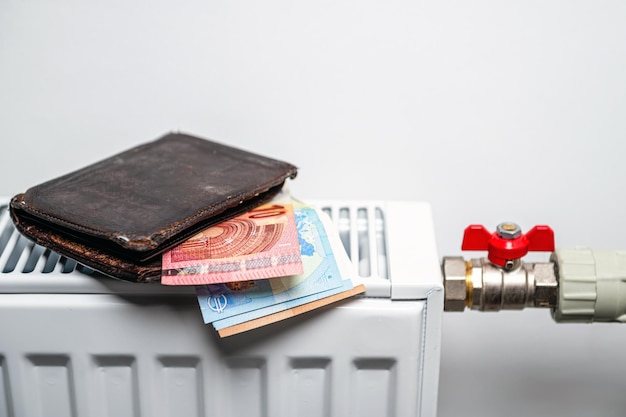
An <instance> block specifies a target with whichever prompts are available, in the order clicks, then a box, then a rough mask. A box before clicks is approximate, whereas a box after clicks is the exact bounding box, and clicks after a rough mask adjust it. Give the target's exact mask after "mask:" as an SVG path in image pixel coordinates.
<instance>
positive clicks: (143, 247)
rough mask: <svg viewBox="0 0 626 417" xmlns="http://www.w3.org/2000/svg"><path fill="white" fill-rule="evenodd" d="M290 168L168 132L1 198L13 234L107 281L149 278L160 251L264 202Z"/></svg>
mask: <svg viewBox="0 0 626 417" xmlns="http://www.w3.org/2000/svg"><path fill="white" fill-rule="evenodd" d="M296 173H297V168H296V167H295V166H293V165H291V164H289V163H286V162H282V161H278V160H276V159H271V158H268V157H265V156H261V155H257V154H254V153H250V152H247V151H244V150H241V149H237V148H233V147H230V146H226V145H223V144H219V143H216V142H213V141H210V140H205V139H201V138H197V137H193V136H189V135H185V134H180V133H171V134H168V135H165V136H163V137H161V138H160V139H157V140H155V141H152V142H148V143H145V144H143V145H139V146H137V147H135V148H132V149H129V150H127V151H125V152H122V153H120V154H117V155H114V156H112V157H109V158H106V159H104V160H102V161H100V162H97V163H95V164H92V165H89V166H87V167H85V168H82V169H79V170H77V171H74V172H71V173H69V174H67V175H64V176H61V177H59V178H56V179H53V180H51V181H48V182H45V183H42V184H40V185H37V186H34V187H32V188H29V189H28V190H27V191H26V192H25V193H23V194H18V195H16V196H15V197H13V199H12V200H11V205H10V212H11V218H12V220H13V222H14V223H15V226H16V227H17V229H18V230H19V231H20V232H21V233H22V234H24V235H25V236H26V237H28V238H30V239H32V240H33V241H35V242H36V243H38V244H40V245H42V246H44V247H47V248H50V249H52V250H54V251H56V252H58V253H60V254H62V255H65V256H67V257H70V258H72V259H75V260H76V261H78V262H80V263H82V264H84V265H86V266H88V267H90V268H93V269H95V270H97V271H100V272H102V273H104V274H106V275H110V276H112V277H115V278H119V279H123V280H127V281H137V282H152V281H159V280H160V277H161V256H160V255H161V253H163V252H164V251H166V250H168V249H170V248H172V247H173V246H175V245H177V244H178V243H180V242H182V241H183V240H185V239H187V238H188V237H191V236H192V235H193V234H195V233H197V232H198V231H200V230H202V229H204V228H206V227H209V226H211V225H214V224H217V223H219V222H222V221H225V220H227V219H229V218H232V217H235V216H237V215H239V214H242V213H244V212H246V211H249V210H251V209H252V208H254V207H256V206H258V205H260V204H263V203H264V202H266V201H268V200H270V199H271V198H272V197H273V196H274V195H276V193H278V191H280V189H281V188H282V186H283V184H284V182H285V180H286V179H287V178H295V176H296Z"/></svg>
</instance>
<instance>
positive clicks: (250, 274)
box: [161, 190, 303, 285]
mask: <svg viewBox="0 0 626 417" xmlns="http://www.w3.org/2000/svg"><path fill="white" fill-rule="evenodd" d="M162 263H163V266H162V268H163V271H162V276H161V283H162V284H165V285H201V284H214V283H226V282H239V281H250V280H258V279H264V278H270V277H280V276H290V275H296V274H301V273H302V272H303V266H302V257H301V255H300V244H299V241H298V231H297V229H296V223H295V217H294V212H293V204H292V201H291V197H290V196H289V194H288V192H286V191H284V190H283V191H281V192H280V193H279V194H278V195H277V196H276V197H275V198H274V199H273V200H272V201H270V202H269V203H267V204H264V205H261V206H259V207H257V208H255V209H253V210H251V211H249V212H247V213H245V214H242V215H240V216H238V217H235V218H233V219H231V220H228V221H225V222H223V223H220V224H218V225H215V226H212V227H209V228H207V229H205V230H203V231H202V232H200V233H198V234H196V235H195V236H193V237H191V238H190V239H188V240H187V241H185V242H183V243H182V244H180V245H178V246H177V247H175V248H173V249H172V250H170V251H168V252H165V253H164V254H163V258H162Z"/></svg>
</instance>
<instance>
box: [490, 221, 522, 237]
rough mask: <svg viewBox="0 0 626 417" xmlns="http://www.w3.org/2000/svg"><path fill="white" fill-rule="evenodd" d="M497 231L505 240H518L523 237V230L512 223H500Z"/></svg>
mask: <svg viewBox="0 0 626 417" xmlns="http://www.w3.org/2000/svg"><path fill="white" fill-rule="evenodd" d="M496 231H497V232H498V236H500V237H501V238H503V239H517V238H518V237H520V236H521V235H522V228H521V227H519V226H518V225H516V224H515V223H512V222H505V223H500V224H499V225H498V226H497V227H496Z"/></svg>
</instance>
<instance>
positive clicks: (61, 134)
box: [0, 0, 626, 416]
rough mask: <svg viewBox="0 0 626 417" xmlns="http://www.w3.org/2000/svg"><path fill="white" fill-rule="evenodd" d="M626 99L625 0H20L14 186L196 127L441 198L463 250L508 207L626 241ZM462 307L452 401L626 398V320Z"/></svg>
mask: <svg viewBox="0 0 626 417" xmlns="http://www.w3.org/2000/svg"><path fill="white" fill-rule="evenodd" d="M625 110H626V3H625V2H623V1H617V0H616V1H580V0H563V1H561V0H558V1H557V0H542V1H521V0H520V1H505V0H493V1H489V0H478V1H472V2H468V1H445V0H444V1H435V0H433V1H430V0H429V1H408V0H387V1H371V0H370V1H366V0H361V1H356V0H334V1H325V0H319V1H312V0H311V1H294V0H282V1H281V0H259V1H252V0H240V1H237V0H229V1H225V0H221V1H216V0H204V1H200V0H196V1H179V2H169V1H165V0H153V1H147V0H137V1H132V2H131V1H122V0H110V1H96V0H82V1H80V0H57V1H44V0H41V1H36V0H32V1H17V0H0V141H1V147H0V155H1V157H0V195H5V196H11V195H13V194H16V193H18V192H22V191H24V190H25V189H26V188H28V187H29V186H31V185H35V184H37V183H39V182H42V181H44V180H47V179H50V178H52V177H55V176H57V175H61V174H63V173H66V172H68V171H70V170H73V169H76V168H79V167H82V166H84V165H87V164H89V163H91V162H95V161H96V160H99V159H102V158H104V157H105V156H109V155H112V154H114V153H117V152H120V151H122V150H125V149H127V148H129V147H131V146H134V145H136V144H139V143H141V142H145V141H148V140H151V139H155V138H157V137H159V136H161V135H162V134H164V133H166V132H168V131H171V130H181V131H183V132H187V133H191V134H196V135H198V136H202V137H207V138H212V139H216V140H219V141H222V142H224V143H228V144H230V145H233V146H237V147H241V148H245V149H248V150H251V151H255V152H259V153H262V154H265V155H267V156H272V157H275V158H279V159H284V160H287V161H289V162H292V163H294V164H296V165H298V166H299V168H300V171H299V175H298V178H297V179H296V181H295V182H293V184H292V187H291V188H292V192H293V193H294V194H295V195H297V196H298V197H299V198H303V199H316V198H322V199H346V200H348V199H349V200H353V199H367V200H372V199H374V200H419V201H427V202H430V203H431V204H432V207H433V213H434V218H435V226H436V233H437V239H438V249H439V253H440V254H441V256H443V255H459V254H460V239H461V236H462V231H463V229H464V228H465V226H466V225H468V224H470V223H483V224H485V225H486V226H487V227H488V228H490V229H492V228H493V227H494V226H495V225H496V224H497V223H498V222H500V221H503V220H514V221H516V222H518V223H519V224H520V225H522V227H523V228H525V229H528V228H530V227H532V226H533V225H534V224H538V223H542V224H549V225H551V226H552V227H553V228H554V229H555V231H556V236H557V246H560V247H565V246H572V245H585V246H590V247H594V248H620V249H626V237H624V233H626V216H625V215H624V208H625V207H626V200H625V199H624V189H625V184H626V165H625V164H624V163H623V162H622V160H623V158H624V155H625V154H626V152H625V151H626V141H625V140H624V139H626V117H625ZM406 221H407V222H410V221H411V219H406ZM469 255H472V256H475V255H476V254H468V255H467V256H469ZM539 259H545V256H544V257H541V256H540V257H539ZM444 325H445V327H444V336H443V355H442V364H441V369H442V374H441V385H440V406H439V408H440V415H441V416H456V415H461V414H463V415H465V416H468V415H469V416H503V415H507V416H527V415H559V416H560V415H562V416H578V415H580V416H584V415H607V416H623V415H625V414H626V396H625V395H624V392H625V388H626V362H625V360H624V358H623V355H621V353H622V352H624V348H626V336H625V333H624V332H625V329H624V328H622V327H621V326H619V325H563V324H560V325H558V324H555V323H553V322H552V321H551V319H550V315H549V313H548V312H547V311H524V312H514V313H499V314H480V313H464V314H446V316H445V323H444Z"/></svg>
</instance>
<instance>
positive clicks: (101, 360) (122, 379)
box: [91, 355, 140, 417]
mask: <svg viewBox="0 0 626 417" xmlns="http://www.w3.org/2000/svg"><path fill="white" fill-rule="evenodd" d="M94 363H95V367H96V372H95V377H96V378H94V379H95V380H94V383H95V384H96V387H95V389H94V392H95V393H96V394H97V398H96V399H95V401H97V403H96V407H93V409H92V410H91V411H92V412H94V413H96V415H97V416H101V417H118V416H129V417H138V416H139V415H140V414H139V403H138V402H137V399H138V398H139V381H138V378H137V368H136V365H135V358H134V357H133V356H126V355H96V356H94Z"/></svg>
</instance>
